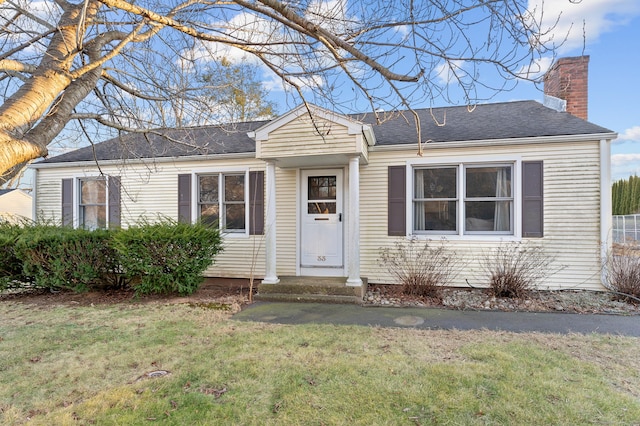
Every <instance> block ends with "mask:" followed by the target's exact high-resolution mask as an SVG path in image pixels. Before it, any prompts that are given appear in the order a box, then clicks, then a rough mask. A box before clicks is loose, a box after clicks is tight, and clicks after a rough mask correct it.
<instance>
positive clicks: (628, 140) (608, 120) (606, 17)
mask: <svg viewBox="0 0 640 426" xmlns="http://www.w3.org/2000/svg"><path fill="white" fill-rule="evenodd" d="M321 1H323V2H326V5H327V7H330V5H331V4H333V3H334V2H335V1H337V0H321ZM353 1H357V0H353ZM540 4H542V5H543V7H544V16H545V19H547V20H548V21H549V22H547V24H548V25H551V24H555V23H556V18H557V17H558V16H560V19H559V20H558V21H557V25H556V27H555V30H554V35H555V39H556V40H557V39H563V38H564V37H565V36H566V35H567V34H568V38H567V40H566V41H565V43H564V44H563V45H562V46H561V47H560V48H559V50H558V51H557V52H556V53H557V56H559V57H563V56H580V55H582V54H585V55H589V56H590V63H589V121H591V122H593V123H596V124H598V125H600V126H603V127H606V128H608V129H611V130H613V131H615V132H617V133H618V134H619V138H618V140H617V141H615V142H614V143H613V145H612V179H613V180H618V179H623V178H627V177H628V176H630V175H634V174H638V175H640V100H639V99H638V98H640V77H638V73H639V71H638V70H640V0H546V1H543V0H529V9H530V10H534V8H536V5H538V7H537V8H536V10H542V9H541V8H540V7H539V5H540ZM238 19H240V20H242V19H246V16H244V17H243V16H242V14H240V15H239V16H238ZM229 53H231V52H229ZM241 55H242V56H244V54H241ZM231 56H234V55H233V54H231ZM550 64H551V61H550V60H549V61H548V63H547V64H546V65H547V66H548V65H550ZM276 80H278V79H276ZM264 84H265V87H267V88H268V89H269V90H271V91H272V93H273V95H274V96H273V99H274V100H276V101H277V102H278V103H279V108H278V112H279V113H284V112H286V111H287V110H288V109H289V108H291V107H293V106H294V105H292V104H290V103H288V102H286V100H287V97H286V96H283V95H284V93H283V92H282V91H280V92H279V90H278V86H279V87H280V88H281V87H282V86H281V84H278V82H276V83H274V80H273V76H271V77H270V76H268V75H266V74H265V75H264ZM489 84H491V85H494V86H499V85H500V84H499V82H489ZM278 92H279V93H278ZM542 98H543V95H542V92H541V88H537V87H536V86H535V85H534V84H532V83H527V82H521V83H519V84H518V85H517V86H516V87H515V89H513V90H510V91H508V92H504V93H501V94H499V95H497V96H495V97H494V98H493V99H492V100H491V102H504V101H513V100H522V99H534V100H538V101H542ZM288 100H289V101H290V98H289V99H288ZM416 106H417V107H423V106H428V105H416ZM434 106H446V105H443V104H434Z"/></svg>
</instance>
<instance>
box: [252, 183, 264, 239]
mask: <svg viewBox="0 0 640 426" xmlns="http://www.w3.org/2000/svg"><path fill="white" fill-rule="evenodd" d="M262 234H264V172H263V171H257V172H249V235H262Z"/></svg>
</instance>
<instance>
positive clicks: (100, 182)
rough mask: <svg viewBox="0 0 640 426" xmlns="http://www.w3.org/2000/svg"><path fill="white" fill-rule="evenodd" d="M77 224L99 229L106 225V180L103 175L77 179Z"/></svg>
mask: <svg viewBox="0 0 640 426" xmlns="http://www.w3.org/2000/svg"><path fill="white" fill-rule="evenodd" d="M78 185H79V200H78V226H79V227H80V228H85V229H99V228H106V226H107V181H106V179H105V178H104V177H93V178H81V179H79V180H78Z"/></svg>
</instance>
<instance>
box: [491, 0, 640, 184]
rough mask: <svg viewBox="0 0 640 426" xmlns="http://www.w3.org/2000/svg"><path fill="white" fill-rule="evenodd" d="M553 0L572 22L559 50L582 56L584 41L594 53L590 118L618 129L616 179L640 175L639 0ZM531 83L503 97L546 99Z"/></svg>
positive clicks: (587, 51) (588, 51)
mask: <svg viewBox="0 0 640 426" xmlns="http://www.w3.org/2000/svg"><path fill="white" fill-rule="evenodd" d="M549 4H553V7H551V6H549V7H548V8H549V9H550V10H549V12H557V10H558V9H562V11H563V14H562V17H561V25H560V26H561V27H563V26H565V27H566V25H567V23H568V22H573V28H572V31H571V33H570V37H569V39H568V40H567V43H565V45H564V46H563V47H562V48H561V49H560V50H559V52H558V53H559V56H579V55H581V54H582V53H583V45H584V54H586V55H589V56H590V60H589V121H591V122H593V123H596V124H598V125H600V126H603V127H606V128H608V129H611V130H613V131H615V132H617V133H618V134H619V136H618V139H617V140H616V141H615V142H614V143H613V145H612V149H611V153H612V179H613V180H618V179H624V178H627V177H628V176H631V175H633V174H638V175H640V102H639V98H640V77H639V76H638V73H639V71H638V70H640V1H638V0H582V2H580V3H578V4H571V3H569V2H568V1H566V0H562V1H561V0H552V1H550V0H547V1H546V2H545V7H547V6H548V5H549ZM583 22H584V32H583V24H582V23H583ZM560 31H561V29H560ZM583 41H584V43H583ZM527 86H528V87H527ZM532 86H533V85H530V84H521V85H519V86H518V88H517V89H516V91H514V92H510V93H505V94H502V95H501V96H500V97H501V98H502V100H510V99H514V98H515V99H526V98H529V99H536V100H541V99H542V94H541V93H540V92H539V91H537V90H536V89H535V88H533V87H532ZM520 92H521V93H520ZM527 95H528V96H527Z"/></svg>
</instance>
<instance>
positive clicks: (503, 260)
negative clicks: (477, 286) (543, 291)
mask: <svg viewBox="0 0 640 426" xmlns="http://www.w3.org/2000/svg"><path fill="white" fill-rule="evenodd" d="M554 261H555V259H554V258H553V257H552V256H549V255H548V254H547V253H546V252H545V251H544V249H543V248H542V247H541V246H538V245H534V244H528V243H524V242H509V243H501V244H500V245H499V246H498V247H496V248H494V249H492V250H491V251H489V252H488V253H485V254H484V257H483V258H482V259H481V261H480V263H481V265H482V269H483V271H484V272H486V273H487V274H488V275H489V290H490V291H491V293H492V294H493V295H494V296H495V297H509V298H523V297H526V296H527V295H528V293H529V292H530V291H531V290H534V289H535V288H537V286H538V284H540V283H541V282H542V281H543V280H544V279H546V278H547V277H549V276H550V275H552V274H553V273H555V272H558V270H560V269H562V267H560V268H553V263H554Z"/></svg>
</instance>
